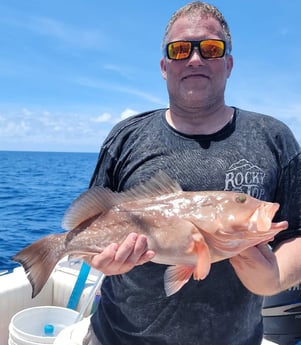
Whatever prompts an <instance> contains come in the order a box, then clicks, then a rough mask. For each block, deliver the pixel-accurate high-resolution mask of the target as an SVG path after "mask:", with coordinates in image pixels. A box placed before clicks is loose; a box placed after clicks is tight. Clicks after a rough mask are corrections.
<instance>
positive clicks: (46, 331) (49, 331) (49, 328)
mask: <svg viewBox="0 0 301 345" xmlns="http://www.w3.org/2000/svg"><path fill="white" fill-rule="evenodd" d="M53 332H54V326H53V325H51V324H47V325H45V326H44V334H45V335H52V334H53Z"/></svg>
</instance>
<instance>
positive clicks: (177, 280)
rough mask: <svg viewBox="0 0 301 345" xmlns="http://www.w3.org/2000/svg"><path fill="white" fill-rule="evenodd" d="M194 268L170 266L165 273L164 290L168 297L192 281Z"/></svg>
mask: <svg viewBox="0 0 301 345" xmlns="http://www.w3.org/2000/svg"><path fill="white" fill-rule="evenodd" d="M193 271H194V266H180V265H176V266H170V267H168V268H167V269H166V271H165V273H164V288H165V293H166V296H171V295H173V294H174V293H176V292H178V291H179V290H180V289H181V288H182V287H183V286H184V285H185V284H186V283H187V282H188V280H189V279H190V277H191V275H192V273H193Z"/></svg>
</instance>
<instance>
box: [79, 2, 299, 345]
mask: <svg viewBox="0 0 301 345" xmlns="http://www.w3.org/2000/svg"><path fill="white" fill-rule="evenodd" d="M231 48H232V43H231V35H230V32H229V28H228V25H227V23H226V21H225V19H224V18H223V16H222V14H221V13H220V12H219V11H218V10H217V9H216V8H215V7H214V6H211V5H209V4H206V3H202V2H193V3H191V4H187V5H185V6H184V7H183V8H181V9H180V10H178V11H177V12H176V13H175V14H174V15H173V17H172V18H171V20H170V22H169V23H168V25H167V28H166V32H165V35H164V39H163V58H162V60H161V71H162V76H163V78H164V79H165V80H166V83H167V89H168V93H169V102H170V107H169V108H168V109H161V110H156V111H151V112H146V113H143V114H139V115H137V116H134V117H131V118H129V119H127V120H125V121H123V122H121V123H120V124H118V125H117V126H116V127H115V128H114V129H113V130H112V132H111V133H110V134H109V136H108V138H107V139H106V141H105V142H104V144H103V147H102V149H101V153H100V156H99V161H98V164H97V166H96V169H95V172H94V176H93V178H92V181H91V185H102V186H105V187H109V188H110V189H112V190H114V191H123V190H127V189H128V188H130V187H132V186H134V185H136V184H139V183H140V182H141V181H146V180H148V179H149V178H150V177H151V176H153V175H154V174H155V173H156V172H157V171H158V170H163V171H165V172H166V173H167V174H168V175H169V176H170V177H172V178H173V179H175V180H177V181H178V182H179V184H180V185H181V186H182V188H183V189H184V190H239V191H242V192H247V193H249V194H250V195H252V196H255V197H257V198H259V199H263V200H268V201H275V202H279V203H280V205H281V207H280V209H279V212H278V214H277V216H276V218H277V220H287V221H288V222H289V228H288V229H287V230H285V231H283V232H282V233H280V234H279V235H278V236H277V237H276V239H275V241H274V242H273V248H274V252H272V251H271V250H270V249H269V247H268V246H267V245H266V244H259V245H257V246H255V247H253V248H250V249H248V250H246V251H244V252H242V253H241V254H240V255H238V256H236V257H234V258H232V259H230V260H224V261H222V262H219V263H215V264H213V265H212V267H211V271H210V273H209V275H208V277H207V278H206V279H205V280H203V281H195V280H193V279H190V281H189V282H188V283H187V284H186V285H185V286H184V287H183V288H182V289H181V290H180V291H179V292H178V293H176V294H174V295H172V296H170V297H166V296H165V292H164V288H163V274H164V271H165V269H166V267H165V266H164V265H158V264H154V263H151V262H149V261H150V260H151V259H152V258H153V257H154V256H155V255H156V253H154V252H153V251H151V250H148V249H147V239H146V237H145V236H142V235H140V236H138V235H137V234H135V233H132V234H130V235H129V236H128V237H127V239H126V240H125V241H124V242H123V243H122V244H120V245H118V244H116V243H112V244H111V245H110V246H109V247H107V248H106V249H105V250H104V251H103V252H102V253H101V254H99V255H96V256H94V257H93V258H92V259H91V265H92V266H93V267H95V268H97V269H99V270H100V271H102V272H103V273H104V274H106V275H107V277H106V279H105V281H104V283H103V286H102V298H101V302H100V304H99V308H98V310H97V312H96V313H95V314H94V315H93V316H92V319H91V327H90V330H89V332H88V335H87V337H86V340H85V344H102V345H109V344H112V345H118V344H125V345H128V344H129V345H130V344H131V345H133V344H135V345H136V344H137V345H139V344H141V345H142V344H143V345H146V344H157V345H169V344H170V345H171V344H173V345H175V344H183V345H189V344H191V345H196V344H201V345H215V344H219V345H220V344H224V345H259V344H261V341H262V333H263V330H262V320H261V305H262V296H263V295H271V294H275V293H278V292H280V291H282V290H285V289H287V288H288V287H290V286H292V285H294V284H296V283H297V282H298V281H300V280H301V261H300V252H301V238H300V236H301V217H300V206H301V181H300V177H299V176H300V173H299V172H300V171H301V154H300V148H299V146H298V144H297V142H296V140H295V139H294V137H293V135H292V133H291V132H290V130H289V129H288V128H287V127H286V126H285V125H284V124H282V123H281V122H279V121H277V120H275V119H273V118H272V117H269V116H265V115H261V114H255V113H251V112H247V111H243V110H241V109H237V108H233V107H229V106H227V105H226V104H225V99H224V91H225V87H226V82H227V79H228V78H229V77H230V74H231V71H232V68H233V57H232V55H231Z"/></svg>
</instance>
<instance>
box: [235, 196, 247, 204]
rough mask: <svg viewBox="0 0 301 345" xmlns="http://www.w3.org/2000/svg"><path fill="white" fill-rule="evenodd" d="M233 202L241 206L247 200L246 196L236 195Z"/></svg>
mask: <svg viewBox="0 0 301 345" xmlns="http://www.w3.org/2000/svg"><path fill="white" fill-rule="evenodd" d="M235 200H236V202H238V203H239V204H243V203H244V202H245V201H246V200H247V196H246V195H243V194H241V195H238V196H237V197H236V199H235Z"/></svg>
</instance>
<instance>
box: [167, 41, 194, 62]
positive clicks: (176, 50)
mask: <svg viewBox="0 0 301 345" xmlns="http://www.w3.org/2000/svg"><path fill="white" fill-rule="evenodd" d="M190 51H191V43H190V42H173V43H169V44H168V46H167V56H168V57H169V59H173V60H181V59H186V58H187V57H188V56H189V54H190Z"/></svg>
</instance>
